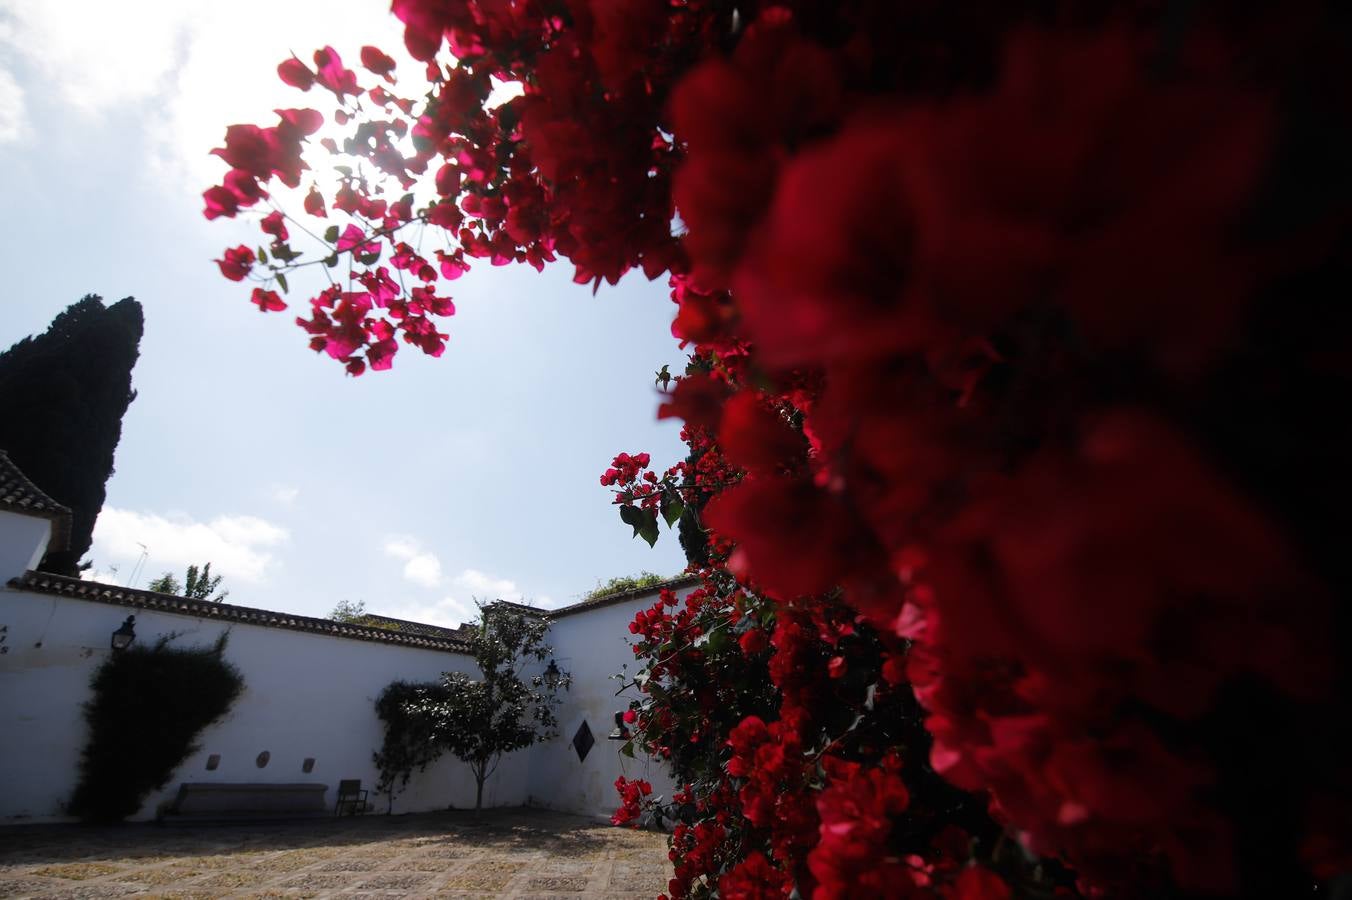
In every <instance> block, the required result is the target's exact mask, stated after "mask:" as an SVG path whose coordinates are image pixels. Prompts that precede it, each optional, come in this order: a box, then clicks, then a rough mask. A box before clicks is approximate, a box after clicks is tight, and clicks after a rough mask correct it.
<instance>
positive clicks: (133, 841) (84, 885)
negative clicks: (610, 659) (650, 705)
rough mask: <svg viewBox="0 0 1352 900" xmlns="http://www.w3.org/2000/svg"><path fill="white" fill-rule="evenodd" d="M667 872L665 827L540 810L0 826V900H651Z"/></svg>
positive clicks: (667, 875)
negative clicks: (134, 899)
mask: <svg viewBox="0 0 1352 900" xmlns="http://www.w3.org/2000/svg"><path fill="white" fill-rule="evenodd" d="M669 873H670V863H669V862H668V861H667V857H666V839H665V836H664V835H661V834H657V833H653V832H648V831H632V830H630V829H624V828H615V827H612V826H610V825H604V824H600V823H598V822H596V821H594V820H590V819H583V818H579V817H577V816H569V815H563V814H561V813H551V812H545V811H541V810H526V809H513V810H491V811H485V813H484V815H483V818H482V820H481V821H478V822H476V821H475V819H474V815H473V813H471V812H460V811H456V812H444V813H429V814H423V815H412V816H393V817H390V816H382V815H375V814H371V815H366V816H360V817H355V818H343V819H326V820H314V821H308V822H292V823H278V824H264V825H260V824H248V825H210V826H208V825H192V826H188V825H172V826H155V825H123V826H118V827H106V828H95V827H87V826H65V825H61V826H43V825H33V826H13V827H5V828H0V897H52V898H55V897H63V898H70V900H77V898H79V900H83V898H100V897H123V896H131V895H136V896H140V897H162V898H166V900H168V898H184V900H188V898H192V900H196V898H209V897H254V898H263V897H329V896H333V895H338V894H341V895H344V896H359V897H447V898H449V897H457V898H469V897H511V898H526V897H530V898H538V900H543V898H547V897H548V898H570V900H578V898H581V897H588V898H592V897H595V898H602V900H620V898H633V900H639V898H643V900H652V898H654V897H656V896H657V894H658V893H660V892H662V891H664V890H666V882H667V878H668V877H669Z"/></svg>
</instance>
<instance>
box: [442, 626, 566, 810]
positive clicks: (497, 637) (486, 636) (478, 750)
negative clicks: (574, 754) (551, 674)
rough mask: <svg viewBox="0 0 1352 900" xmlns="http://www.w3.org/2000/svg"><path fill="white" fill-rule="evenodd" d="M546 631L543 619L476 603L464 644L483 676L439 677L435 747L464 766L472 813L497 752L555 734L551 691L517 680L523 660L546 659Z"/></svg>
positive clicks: (478, 805) (538, 682) (479, 803)
mask: <svg viewBox="0 0 1352 900" xmlns="http://www.w3.org/2000/svg"><path fill="white" fill-rule="evenodd" d="M548 628H549V625H548V623H547V622H545V621H544V620H543V619H541V618H538V617H536V616H531V615H527V614H525V613H522V612H519V611H516V610H513V609H511V608H510V607H507V606H506V605H503V604H493V603H490V604H481V605H480V606H479V627H478V629H476V630H474V631H473V632H472V633H471V635H470V636H469V646H470V652H471V653H473V654H474V660H475V662H476V663H477V664H478V666H479V671H480V673H482V676H483V677H482V678H481V679H479V680H477V681H476V680H474V679H473V678H471V677H469V676H468V675H465V674H463V673H459V672H455V673H447V674H446V675H445V676H444V681H445V686H446V695H445V699H444V701H443V707H442V708H443V710H444V713H445V716H444V718H443V719H442V722H441V728H440V731H441V743H442V744H443V745H444V746H445V747H446V749H448V750H450V751H451V753H453V754H455V755H456V756H457V757H458V758H460V759H461V760H463V761H464V762H466V763H469V767H470V769H471V771H473V773H474V783H475V791H474V808H475V809H476V810H478V809H481V808H482V807H483V797H484V782H485V781H487V780H488V777H489V776H490V775H492V774H493V773H494V772H495V771H496V770H497V767H498V763H499V762H500V761H501V760H502V756H503V754H505V753H512V752H514V751H516V750H521V749H524V748H526V747H529V746H530V745H531V744H533V743H536V742H541V741H546V740H548V739H550V738H551V737H553V736H554V734H555V731H554V729H555V727H556V726H557V724H558V720H557V719H556V718H555V716H554V706H555V704H556V703H557V701H556V699H555V697H554V688H552V687H549V686H546V685H545V684H544V683H543V679H542V678H540V677H539V676H535V677H533V678H531V679H529V680H523V679H522V678H521V676H520V669H521V667H522V665H523V664H525V663H526V662H527V661H528V660H532V659H533V660H535V661H536V662H541V661H543V660H544V658H545V657H546V656H548V655H549V653H550V648H549V646H548V645H547V644H546V643H545V632H546V631H547V630H548Z"/></svg>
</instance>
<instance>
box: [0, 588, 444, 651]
mask: <svg viewBox="0 0 1352 900" xmlns="http://www.w3.org/2000/svg"><path fill="white" fill-rule="evenodd" d="M9 586H10V587H11V588H14V589H15V590H20V591H31V592H33V593H35V594H55V595H57V596H59V597H70V598H72V599H75V600H88V601H91V602H94V603H108V604H111V605H113V606H127V607H132V608H134V609H151V610H156V611H159V612H167V613H177V614H179V615H185V616H193V617H196V618H199V619H216V620H218V621H222V622H242V623H245V624H248V625H262V626H264V627H267V628H284V629H288V630H290V631H308V632H310V633H312V634H327V635H329V636H331V637H340V638H349V639H351V640H357V641H375V642H377V643H382V644H398V645H401V646H405V647H420V648H422V649H424V650H441V651H444V652H447V653H465V652H466V648H465V643H464V641H463V640H460V639H459V638H455V637H451V636H439V635H429V634H417V633H414V632H412V631H394V630H392V629H387V628H377V627H372V626H369V625H354V624H350V623H347V622H335V621H333V620H332V619H316V618H313V617H311V616H298V615H294V614H292V613H282V612H273V611H271V610H267V609H253V608H251V607H248V606H235V605H234V604H232V603H212V602H211V601H209V600H192V599H189V598H188V597H177V596H174V595H173V594H161V593H157V592H155V591H143V590H138V589H136V588H124V587H117V586H116V585H111V584H100V583H98V582H96V581H84V580H82V579H79V578H71V577H69V576H66V575H52V574H50V573H47V572H26V573H24V575H23V576H22V577H19V578H12V579H10V582H9ZM410 624H412V623H410ZM423 627H425V628H435V627H436V626H430V625H429V626H423ZM439 630H442V631H448V632H449V631H450V629H439Z"/></svg>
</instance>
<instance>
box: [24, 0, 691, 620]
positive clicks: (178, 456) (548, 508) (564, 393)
mask: <svg viewBox="0 0 1352 900" xmlns="http://www.w3.org/2000/svg"><path fill="white" fill-rule="evenodd" d="M182 6H190V7H194V6H202V7H206V6H208V5H206V4H171V3H160V2H129V3H125V4H104V3H95V2H88V0H80V2H68V3H61V4H53V3H50V2H40V0H37V2H35V0H0V173H3V174H0V181H2V182H3V185H4V189H5V190H4V194H5V197H6V201H7V203H6V205H7V207H8V209H9V215H8V216H7V219H8V221H9V223H10V224H9V229H8V234H6V236H5V239H4V240H3V241H0V264H2V265H3V269H4V271H5V274H6V281H7V282H8V283H7V289H6V293H7V302H6V304H5V308H6V313H5V315H4V317H3V320H0V344H3V346H5V347H8V346H9V345H10V344H11V343H13V342H14V341H16V340H18V339H20V338H22V337H24V336H25V335H28V334H30V333H33V332H36V331H40V330H42V329H44V328H45V327H46V326H47V324H48V323H49V322H50V321H51V319H52V317H53V316H55V315H56V314H57V313H58V312H59V311H60V310H62V309H64V308H65V307H66V306H67V305H69V304H70V303H72V302H74V301H75V300H77V299H78V298H79V297H80V296H82V295H83V294H85V293H97V294H100V295H102V296H103V297H104V298H105V299H106V300H109V301H112V300H116V299H120V298H121V297H124V296H127V295H132V296H135V297H136V298H137V299H138V300H140V301H141V303H142V305H143V307H144V309H145V314H146V333H145V338H144V339H143V340H142V343H141V360H140V362H139V363H138V364H137V367H136V370H135V373H134V376H133V378H134V386H135V388H136V390H137V391H138V392H139V396H138V397H137V399H136V401H135V402H134V403H133V404H132V406H131V408H130V410H129V411H128V413H127V416H126V418H125V419H124V420H123V432H122V442H121V444H120V446H119V448H118V452H117V471H116V473H115V474H114V475H113V477H112V479H111V480H110V481H109V483H108V500H107V504H106V506H105V508H104V512H103V514H102V516H101V517H100V520H99V524H98V526H97V528H96V530H95V544H94V549H93V554H92V556H93V560H94V563H95V567H96V570H97V571H98V572H99V573H100V575H99V577H100V578H101V579H103V580H109V581H113V582H115V583H119V584H123V583H126V581H127V579H128V577H129V576H130V575H131V573H132V570H133V567H134V566H135V565H136V563H137V558H138V556H139V555H140V552H141V551H140V547H139V544H145V545H146V546H147V547H148V550H149V557H148V560H147V561H146V562H145V564H144V566H143V572H142V574H141V576H140V577H139V578H138V579H137V585H138V586H143V585H144V583H145V581H146V580H148V578H150V577H153V576H154V575H157V574H159V573H161V572H163V571H166V570H172V571H175V572H177V573H180V574H181V572H182V570H183V569H184V568H185V566H186V564H187V563H189V562H199V563H200V562H205V561H207V560H208V559H209V560H211V561H212V563H213V569H214V570H218V571H220V572H222V573H223V574H224V575H225V577H226V586H227V587H229V589H230V591H231V594H230V600H231V602H235V603H240V604H244V605H249V606H258V607H264V608H269V609H276V610H285V611H290V612H297V613H303V614H309V615H323V614H325V613H327V612H328V611H329V610H331V609H332V608H333V607H334V605H335V604H336V603H337V602H338V601H340V600H348V601H364V602H365V603H366V607H367V609H368V610H369V611H372V612H379V613H384V614H387V615H394V616H401V617H407V618H417V619H422V620H425V621H434V622H443V623H453V622H457V621H460V620H461V619H462V618H463V617H464V616H465V615H466V614H467V613H469V614H472V609H473V607H472V603H471V599H472V598H473V597H479V598H487V597H493V596H502V597H510V598H513V599H516V598H524V599H526V600H528V601H534V602H537V603H539V604H540V605H543V606H551V605H559V604H562V603H566V602H569V601H571V600H573V599H575V598H576V597H577V596H578V595H579V594H580V593H582V592H583V591H585V590H587V589H588V588H590V587H592V586H593V585H594V584H595V583H596V582H597V581H598V580H603V579H606V578H609V577H611V576H614V575H623V574H628V573H632V572H637V571H639V570H641V569H647V570H652V571H656V572H660V573H663V574H673V573H675V572H677V571H679V570H680V569H681V568H682V566H683V564H684V560H683V558H682V557H681V553H680V548H679V545H678V543H677V541H676V538H675V534H674V533H670V532H666V531H665V530H664V533H663V536H662V539H661V540H660V541H659V542H658V544H657V547H656V549H653V550H650V549H648V547H647V545H646V544H644V543H643V542H642V541H641V540H638V539H633V538H631V537H630V529H629V528H627V527H625V526H623V525H622V524H621V523H620V521H619V517H618V515H617V514H616V513H615V511H614V509H613V508H612V507H611V506H610V505H609V492H608V491H607V490H606V489H605V488H602V487H601V486H600V485H599V484H598V482H597V478H598V476H599V475H600V473H601V472H602V471H603V470H604V469H605V468H606V466H607V464H608V463H609V460H610V458H611V456H613V455H614V454H615V453H616V452H619V451H621V450H625V451H630V452H635V451H639V450H647V451H649V452H651V453H652V455H653V460H654V466H655V467H656V466H659V465H662V466H665V465H666V464H669V463H670V462H673V461H675V460H676V459H678V458H680V456H681V455H682V445H681V443H680V441H679V438H678V430H679V428H678V426H677V425H675V424H673V423H671V422H663V423H659V422H657V421H656V419H655V411H656V407H657V402H658V401H657V394H656V392H655V389H654V387H653V382H652V374H653V372H654V371H655V370H656V369H658V368H660V367H661V366H662V365H663V364H664V363H665V364H670V365H671V366H672V368H673V370H675V369H677V368H678V366H679V365H681V363H682V360H683V355H682V354H681V352H680V350H679V349H678V348H677V346H676V343H675V341H674V340H673V339H672V338H671V337H670V331H669V328H670V322H671V318H672V313H673V311H674V307H673V306H672V304H671V302H670V300H669V299H668V297H667V291H666V288H665V284H664V283H663V282H657V283H649V282H647V281H646V280H644V279H643V277H642V275H641V274H635V275H631V276H630V277H629V278H628V279H626V280H625V281H624V282H622V283H621V284H620V285H619V286H618V287H617V288H605V287H603V288H602V290H601V291H600V293H599V294H598V295H597V296H596V297H593V296H592V295H591V291H590V289H589V288H587V287H579V286H576V285H574V284H572V282H571V274H572V270H571V267H569V266H567V265H566V264H556V265H555V266H553V267H551V268H548V269H546V271H545V272H544V273H543V274H538V273H536V272H535V271H534V270H533V269H530V268H528V267H524V266H522V267H517V266H512V267H506V268H491V267H489V266H487V265H483V266H479V267H476V269H475V270H474V271H473V272H471V273H470V274H468V275H466V276H465V277H464V278H462V279H461V280H460V281H458V282H455V283H453V284H451V285H450V286H449V288H450V294H451V296H452V297H453V298H454V299H455V301H456V305H457V314H456V315H455V316H454V317H452V318H450V319H449V320H446V324H447V326H448V327H444V328H443V330H445V331H449V332H450V335H451V339H450V343H449V346H448V348H447V351H446V354H445V355H444V356H443V357H442V358H441V359H440V360H432V359H427V358H423V357H422V356H421V354H418V353H417V352H416V351H415V350H414V349H413V348H408V347H406V348H404V349H403V350H402V351H401V352H400V354H399V356H398V358H397V360H396V363H395V367H394V370H393V371H391V372H385V373H371V374H367V375H365V376H363V377H362V378H360V379H352V378H347V377H345V376H344V375H343V374H342V372H341V370H340V367H339V366H338V365H337V364H336V363H333V362H332V361H330V360H328V359H327V357H320V356H316V355H315V354H313V353H311V352H310V351H309V350H308V349H307V348H306V346H305V344H306V336H305V334H304V333H303V332H301V330H300V329H298V328H296V327H295V326H294V325H292V324H291V319H292V313H293V312H294V311H296V310H299V309H300V308H301V307H303V306H304V296H302V295H301V292H302V291H303V287H302V286H298V285H296V284H295V283H293V292H292V295H291V297H290V298H289V299H291V300H292V302H293V310H292V311H288V312H286V313H281V314H271V315H263V314H260V313H259V312H257V311H256V310H255V309H254V307H253V306H251V305H250V304H249V302H248V298H247V295H248V290H247V288H245V287H244V286H242V285H239V284H232V283H230V282H227V281H225V280H224V279H223V278H221V277H220V275H219V274H218V272H217V269H216V266H215V265H214V264H213V263H212V262H211V259H212V258H213V257H216V256H219V255H220V251H221V248H223V247H225V246H227V245H233V244H236V243H240V242H246V243H252V244H256V243H258V235H257V231H256V229H255V228H254V226H253V225H252V224H245V223H242V222H227V221H225V220H217V221H216V222H207V221H206V220H205V219H203V218H202V216H201V212H200V210H201V206H202V204H201V197H200V194H201V191H202V190H203V189H204V188H205V187H206V186H207V185H208V184H210V183H211V182H212V181H213V180H214V179H217V178H219V176H220V174H222V173H223V171H224V168H223V165H222V164H221V163H220V162H219V160H217V159H216V158H215V157H209V156H208V155H207V151H209V150H210V149H211V148H212V147H215V146H219V145H220V143H221V138H222V136H223V134H224V130H225V126H226V125H227V124H230V123H232V122H237V121H249V122H262V123H268V122H270V121H271V120H272V117H271V115H270V110H271V109H272V108H273V107H276V106H281V105H287V106H304V105H313V106H315V107H317V108H319V109H321V110H323V111H324V112H325V113H326V114H328V113H329V112H330V111H331V106H332V104H331V102H329V101H327V100H325V98H324V97H322V96H320V95H319V94H318V92H317V91H316V92H311V93H310V94H307V95H301V94H298V93H296V92H294V91H292V90H291V89H289V88H287V87H286V86H284V85H282V84H281V83H280V82H279V81H277V80H276V77H275V66H276V64H277V63H278V62H279V61H281V60H282V59H284V58H285V57H286V56H287V55H288V53H289V51H290V50H294V51H296V53H297V54H298V55H300V56H301V57H302V58H308V56H309V54H310V52H312V51H313V50H314V49H315V48H317V47H319V46H322V45H324V44H327V43H331V44H332V45H333V46H334V47H335V48H336V49H337V50H338V51H339V52H340V53H342V54H343V57H344V60H345V61H347V62H348V64H349V65H354V64H355V62H356V57H357V51H358V49H359V47H360V46H361V45H362V44H363V43H368V42H373V40H372V39H373V37H374V42H375V43H377V44H378V45H379V46H381V47H382V48H383V49H385V50H386V51H387V52H390V53H392V54H393V55H396V56H397V57H399V58H401V59H402V54H396V53H395V51H396V50H400V51H402V47H401V46H399V41H398V37H397V36H398V23H397V22H395V21H394V20H393V19H392V18H391V17H389V15H388V13H387V12H386V10H387V9H388V5H387V4H386V3H383V2H380V0H372V2H365V3H361V2H333V0H330V2H312V0H288V2H287V3H285V4H275V3H263V2H255V0H248V2H237V3H232V4H229V5H228V8H225V7H226V5H220V4H211V5H209V6H211V7H216V8H209V9H208V8H202V9H183V8H181V7H182ZM363 75H364V73H363ZM371 81H372V77H371V76H369V75H365V76H364V78H363V84H364V85H366V84H367V82H371ZM368 86H369V85H368Z"/></svg>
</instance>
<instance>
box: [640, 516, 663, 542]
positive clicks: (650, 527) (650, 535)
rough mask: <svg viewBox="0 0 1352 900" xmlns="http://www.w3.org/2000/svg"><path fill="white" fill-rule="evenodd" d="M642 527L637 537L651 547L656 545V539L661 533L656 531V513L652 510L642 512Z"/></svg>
mask: <svg viewBox="0 0 1352 900" xmlns="http://www.w3.org/2000/svg"><path fill="white" fill-rule="evenodd" d="M642 513H643V527H642V528H640V529H639V530H638V536H639V537H641V538H643V539H644V540H645V541H647V542H648V546H649V547H651V546H653V545H654V544H656V543H657V538H658V537H659V536H660V535H661V532H659V531H658V530H657V511H656V510H653V509H645V510H642Z"/></svg>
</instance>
